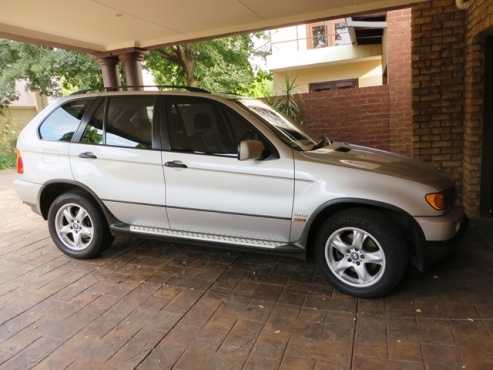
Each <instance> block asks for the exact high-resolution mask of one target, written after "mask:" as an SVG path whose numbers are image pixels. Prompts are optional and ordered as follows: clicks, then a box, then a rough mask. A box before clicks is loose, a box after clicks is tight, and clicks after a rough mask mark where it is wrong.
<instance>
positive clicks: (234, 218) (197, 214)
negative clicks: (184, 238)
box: [163, 96, 294, 246]
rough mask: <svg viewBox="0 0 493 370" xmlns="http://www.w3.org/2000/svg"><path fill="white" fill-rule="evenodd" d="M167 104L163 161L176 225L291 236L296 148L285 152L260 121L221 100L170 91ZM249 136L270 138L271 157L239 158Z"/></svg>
mask: <svg viewBox="0 0 493 370" xmlns="http://www.w3.org/2000/svg"><path fill="white" fill-rule="evenodd" d="M165 106H166V120H165V124H164V125H163V127H164V128H165V131H166V132H165V135H164V137H165V139H163V145H164V147H165V148H166V149H167V150H166V151H164V152H163V166H164V169H165V176H166V199H167V213H168V218H169V220H170V227H171V228H172V229H174V230H178V231H187V232H194V233H205V234H213V235H223V236H229V237H236V238H246V239H257V240H258V239H259V240H266V241H276V242H287V241H289V233H290V227H291V212H292V204H293V193H294V163H293V159H292V154H291V153H289V154H291V156H289V155H288V156H281V157H280V156H279V153H277V152H276V149H275V148H274V147H273V146H271V144H270V143H269V142H268V140H267V139H266V138H265V136H262V135H261V134H260V132H259V131H258V130H257V128H255V126H253V125H252V124H251V123H250V122H248V121H247V120H246V119H245V118H244V117H242V116H241V115H240V114H239V113H238V112H236V111H234V110H233V109H231V108H230V107H227V106H226V105H224V104H223V103H220V102H218V101H215V100H213V99H208V98H202V97H189V96H166V105H165ZM246 139H260V140H263V141H264V145H266V146H268V147H269V150H270V151H271V155H270V156H269V158H266V159H264V160H246V161H239V160H238V144H239V141H240V140H246ZM205 237H207V235H205ZM259 246H260V245H259Z"/></svg>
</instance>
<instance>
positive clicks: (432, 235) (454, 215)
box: [416, 207, 464, 242]
mask: <svg viewBox="0 0 493 370" xmlns="http://www.w3.org/2000/svg"><path fill="white" fill-rule="evenodd" d="M463 219H464V211H463V209H462V208H460V207H456V208H454V209H452V210H450V211H449V212H447V213H446V214H444V215H443V216H432V217H416V222H417V223H418V224H419V226H420V227H421V230H422V231H423V234H424V238H425V240H426V241H430V242H435V241H444V240H449V239H452V238H453V237H454V236H455V235H456V234H457V233H458V232H459V230H460V228H461V224H462V220H463Z"/></svg>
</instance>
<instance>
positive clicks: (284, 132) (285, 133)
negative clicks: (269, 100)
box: [240, 99, 316, 150]
mask: <svg viewBox="0 0 493 370" xmlns="http://www.w3.org/2000/svg"><path fill="white" fill-rule="evenodd" d="M240 103H241V104H242V105H243V106H244V107H246V108H248V109H249V110H250V111H251V112H253V113H255V114H256V115H257V116H259V117H260V118H261V119H262V120H263V121H264V122H266V123H268V124H269V125H270V126H272V127H273V128H274V130H273V132H274V133H275V134H276V135H277V136H278V137H279V138H280V139H281V140H283V141H284V142H287V144H289V145H290V146H291V147H294V148H296V149H299V150H310V149H311V148H312V147H313V146H314V145H315V144H316V141H315V140H313V139H312V138H311V137H310V136H309V135H308V134H307V133H305V132H304V131H302V130H301V129H300V128H299V127H298V126H297V125H295V124H294V123H292V122H291V121H289V120H288V119H287V118H286V117H284V116H283V115H282V114H280V113H278V112H277V111H275V110H274V109H273V108H271V107H270V106H269V105H267V104H265V103H262V102H261V101H258V100H253V99H252V100H240Z"/></svg>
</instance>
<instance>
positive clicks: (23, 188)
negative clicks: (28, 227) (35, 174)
mask: <svg viewBox="0 0 493 370" xmlns="http://www.w3.org/2000/svg"><path fill="white" fill-rule="evenodd" d="M14 186H15V191H16V193H17V195H18V196H19V198H20V199H21V200H22V201H23V202H24V203H26V204H27V205H28V206H29V207H31V208H32V210H33V211H34V212H36V213H38V214H41V212H40V210H39V204H38V194H39V191H40V189H41V185H40V184H36V183H34V182H30V181H25V180H22V179H19V178H18V179H16V180H15V181H14Z"/></svg>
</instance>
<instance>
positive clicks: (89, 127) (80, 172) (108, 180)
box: [70, 95, 169, 228]
mask: <svg viewBox="0 0 493 370" xmlns="http://www.w3.org/2000/svg"><path fill="white" fill-rule="evenodd" d="M160 99H161V98H160V97H159V96H154V95H125V96H110V97H107V98H104V99H101V100H100V101H99V102H98V106H97V108H96V109H95V111H94V113H93V114H92V116H91V117H90V118H89V119H88V120H87V121H86V122H84V123H83V125H82V126H83V127H82V128H81V130H80V132H79V136H80V137H79V138H78V139H77V143H73V144H72V145H71V148H70V159H71V166H72V172H73V176H74V178H75V180H77V181H79V182H81V183H82V184H84V185H86V186H87V187H89V188H90V189H91V190H92V191H94V192H95V193H96V195H97V196H98V197H99V198H100V199H101V200H102V201H103V202H104V204H105V205H106V206H107V207H108V209H109V210H110V211H111V212H112V213H113V215H114V216H115V217H116V218H117V219H118V220H120V221H121V222H124V223H127V224H129V225H136V226H152V227H163V228H166V227H168V226H169V223H168V220H167V217H166V212H165V208H164V205H165V204H166V192H165V183H164V174H163V169H162V165H161V150H160V142H159V141H160V138H159V137H160V135H159V120H160V110H161V109H160V103H159V102H160Z"/></svg>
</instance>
